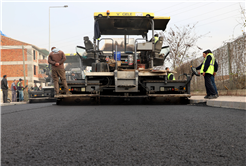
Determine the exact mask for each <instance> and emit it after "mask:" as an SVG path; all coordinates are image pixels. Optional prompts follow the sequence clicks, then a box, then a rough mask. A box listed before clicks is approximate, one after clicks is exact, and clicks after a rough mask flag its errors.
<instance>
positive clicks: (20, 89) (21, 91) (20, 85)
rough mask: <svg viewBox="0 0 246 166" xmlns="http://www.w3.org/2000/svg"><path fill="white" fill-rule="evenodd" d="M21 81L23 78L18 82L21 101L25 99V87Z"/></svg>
mask: <svg viewBox="0 0 246 166" xmlns="http://www.w3.org/2000/svg"><path fill="white" fill-rule="evenodd" d="M21 81H23V80H22V79H21V78H20V79H19V81H18V82H17V90H18V92H19V102H21V101H24V93H23V90H24V87H23V85H22V82H21Z"/></svg>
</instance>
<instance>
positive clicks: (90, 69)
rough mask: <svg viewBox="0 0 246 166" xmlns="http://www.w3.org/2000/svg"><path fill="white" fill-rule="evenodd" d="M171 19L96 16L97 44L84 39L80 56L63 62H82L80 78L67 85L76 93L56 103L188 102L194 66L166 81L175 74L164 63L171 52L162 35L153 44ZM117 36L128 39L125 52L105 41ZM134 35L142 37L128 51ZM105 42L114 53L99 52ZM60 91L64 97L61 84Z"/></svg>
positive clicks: (143, 14) (140, 14)
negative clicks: (183, 76) (88, 100)
mask: <svg viewBox="0 0 246 166" xmlns="http://www.w3.org/2000/svg"><path fill="white" fill-rule="evenodd" d="M169 20H170V17H161V16H154V13H146V12H110V11H107V12H95V13H94V38H93V42H92V41H91V40H90V39H89V37H88V36H85V37H84V46H77V47H76V53H77V55H76V56H70V57H67V60H66V62H65V63H78V66H79V67H80V69H81V70H80V73H81V77H80V78H78V79H77V80H73V81H70V80H68V81H67V84H68V87H69V91H70V92H71V93H72V94H71V95H66V94H62V95H59V96H55V97H56V98H57V102H56V103H57V104H58V105H59V104H62V103H63V102H65V101H66V100H67V101H75V102H77V103H79V102H81V101H82V100H83V99H85V98H91V99H95V100H96V101H98V102H100V100H101V99H102V98H108V99H109V98H144V99H151V98H162V97H178V98H182V99H187V98H189V97H190V96H191V94H190V81H191V79H192V77H193V75H198V74H197V72H196V70H195V68H192V67H191V73H192V74H190V75H189V74H188V75H187V74H186V78H187V79H185V80H168V78H167V75H168V74H169V72H173V73H174V71H167V70H165V68H164V66H163V64H164V61H165V59H166V57H167V56H168V54H169V52H170V48H169V46H163V43H164V41H163V37H159V40H158V41H157V42H155V40H154V35H155V30H161V31H165V29H166V26H167V24H168V22H169ZM148 32H149V33H150V36H151V38H150V39H148ZM114 35H118V36H119V35H122V37H123V38H124V44H123V46H124V50H123V51H118V50H117V47H118V48H119V45H117V44H116V41H115V39H114V38H109V37H107V36H114ZM131 35H134V36H141V37H140V38H136V39H134V43H133V49H132V50H130V51H129V50H127V40H129V36H131ZM106 40H107V41H110V42H111V43H112V44H111V46H112V48H111V47H110V49H111V50H110V51H104V50H100V47H99V45H100V42H102V41H106ZM130 62H132V63H130ZM59 88H60V92H61V93H64V87H63V85H62V83H61V82H59Z"/></svg>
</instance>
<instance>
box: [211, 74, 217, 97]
mask: <svg viewBox="0 0 246 166" xmlns="http://www.w3.org/2000/svg"><path fill="white" fill-rule="evenodd" d="M211 82H212V85H213V87H214V90H215V94H218V91H217V87H216V84H215V81H214V75H211Z"/></svg>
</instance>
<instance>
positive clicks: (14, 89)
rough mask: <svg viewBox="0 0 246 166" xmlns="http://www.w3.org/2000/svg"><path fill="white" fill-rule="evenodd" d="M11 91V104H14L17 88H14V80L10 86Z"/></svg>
mask: <svg viewBox="0 0 246 166" xmlns="http://www.w3.org/2000/svg"><path fill="white" fill-rule="evenodd" d="M11 91H12V102H16V101H17V100H16V93H17V86H16V79H14V81H13V83H12V84H11Z"/></svg>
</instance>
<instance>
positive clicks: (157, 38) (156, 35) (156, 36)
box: [154, 34, 159, 43]
mask: <svg viewBox="0 0 246 166" xmlns="http://www.w3.org/2000/svg"><path fill="white" fill-rule="evenodd" d="M154 38H155V43H156V42H157V41H158V40H159V37H158V34H155V36H154Z"/></svg>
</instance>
